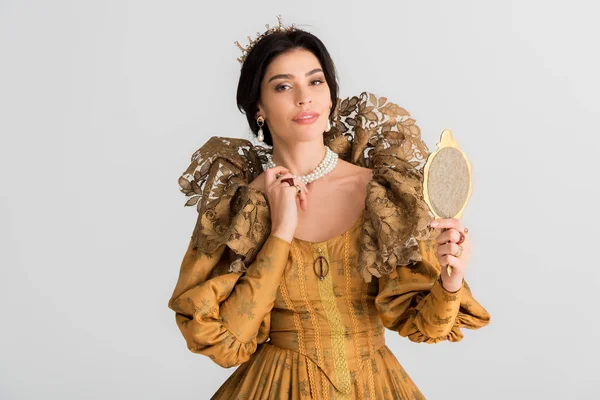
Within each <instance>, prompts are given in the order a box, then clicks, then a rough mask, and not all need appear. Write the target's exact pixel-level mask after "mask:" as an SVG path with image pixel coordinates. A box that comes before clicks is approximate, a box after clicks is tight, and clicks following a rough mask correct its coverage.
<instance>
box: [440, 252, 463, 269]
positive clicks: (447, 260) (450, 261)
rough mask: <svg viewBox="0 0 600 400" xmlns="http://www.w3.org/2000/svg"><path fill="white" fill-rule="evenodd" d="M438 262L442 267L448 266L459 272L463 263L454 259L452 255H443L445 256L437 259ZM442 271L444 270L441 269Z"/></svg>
mask: <svg viewBox="0 0 600 400" xmlns="http://www.w3.org/2000/svg"><path fill="white" fill-rule="evenodd" d="M438 261H439V263H440V265H441V266H443V267H445V266H447V265H450V266H451V267H452V268H455V269H458V270H459V271H461V270H462V269H463V263H462V261H461V260H460V258H456V257H454V256H452V255H445V256H441V257H438ZM442 269H443V270H445V269H446V268H442Z"/></svg>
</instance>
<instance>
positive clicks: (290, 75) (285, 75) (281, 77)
mask: <svg viewBox="0 0 600 400" xmlns="http://www.w3.org/2000/svg"><path fill="white" fill-rule="evenodd" d="M317 72H323V70H322V69H321V68H315V69H313V70H312V71H308V72H307V73H306V75H305V76H310V75H313V74H316V73H317ZM293 77H294V75H292V74H279V75H273V76H272V77H271V78H270V79H269V82H271V81H272V80H275V79H291V78H293ZM269 82H267V83H269Z"/></svg>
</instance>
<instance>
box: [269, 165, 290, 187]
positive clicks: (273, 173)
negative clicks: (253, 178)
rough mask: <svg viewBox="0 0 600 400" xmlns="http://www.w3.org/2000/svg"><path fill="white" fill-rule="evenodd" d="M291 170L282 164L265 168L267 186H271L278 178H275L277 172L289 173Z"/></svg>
mask: <svg viewBox="0 0 600 400" xmlns="http://www.w3.org/2000/svg"><path fill="white" fill-rule="evenodd" d="M289 172H290V171H289V170H288V169H287V168H285V167H282V166H279V165H278V166H275V167H273V168H268V169H266V170H265V187H269V186H271V184H272V183H273V182H275V181H276V180H277V179H276V178H275V176H276V175H277V174H286V173H289Z"/></svg>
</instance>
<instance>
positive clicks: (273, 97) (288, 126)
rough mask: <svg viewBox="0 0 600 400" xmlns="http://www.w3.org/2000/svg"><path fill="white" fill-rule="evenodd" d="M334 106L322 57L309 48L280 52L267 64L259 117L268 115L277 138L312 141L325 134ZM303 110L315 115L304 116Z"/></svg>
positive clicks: (262, 84)
mask: <svg viewBox="0 0 600 400" xmlns="http://www.w3.org/2000/svg"><path fill="white" fill-rule="evenodd" d="M331 107H332V103H331V93H330V92H329V85H327V81H326V80H325V75H324V74H323V70H322V68H321V64H320V63H319V60H318V59H317V57H315V55H314V54H313V53H311V52H310V51H307V50H304V49H298V50H292V51H289V52H286V53H284V54H280V55H279V56H277V57H276V58H275V59H273V61H272V62H271V63H270V64H269V66H268V67H267V71H266V73H265V77H264V79H263V81H262V83H261V98H260V100H259V102H258V113H257V114H256V117H258V116H259V115H262V116H263V118H265V124H266V125H268V126H269V130H270V131H271V134H272V135H273V137H274V139H275V138H276V137H279V138H281V139H282V140H283V141H285V142H290V141H309V140H315V139H317V138H320V137H322V136H323V132H324V131H325V129H327V119H328V118H329V112H330V110H331ZM302 112H309V113H312V114H316V116H315V117H313V118H309V119H301V117H302V115H299V114H300V113H302Z"/></svg>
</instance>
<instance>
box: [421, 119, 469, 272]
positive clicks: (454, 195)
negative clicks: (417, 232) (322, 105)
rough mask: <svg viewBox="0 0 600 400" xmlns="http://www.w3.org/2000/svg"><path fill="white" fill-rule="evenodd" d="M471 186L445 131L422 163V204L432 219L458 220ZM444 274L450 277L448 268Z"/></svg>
mask: <svg viewBox="0 0 600 400" xmlns="http://www.w3.org/2000/svg"><path fill="white" fill-rule="evenodd" d="M471 186H472V181H471V164H470V163H469V160H468V159H467V156H466V155H465V153H464V152H463V151H462V150H461V149H460V148H459V147H458V143H457V142H456V140H454V137H453V136H452V132H451V131H450V129H445V130H444V131H443V132H442V135H441V137H440V142H439V143H438V144H437V151H435V152H433V153H431V154H430V155H429V156H428V157H427V162H426V163H425V169H424V182H423V196H424V198H425V202H426V203H427V204H428V205H429V208H430V210H431V212H433V214H434V215H435V217H436V218H457V219H460V218H461V217H462V213H463V211H464V209H465V207H466V206H467V201H468V200H469V196H470V195H471V189H472V187H471ZM443 230H444V231H446V230H447V228H444V229H443ZM447 271H448V275H452V266H451V265H447Z"/></svg>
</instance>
